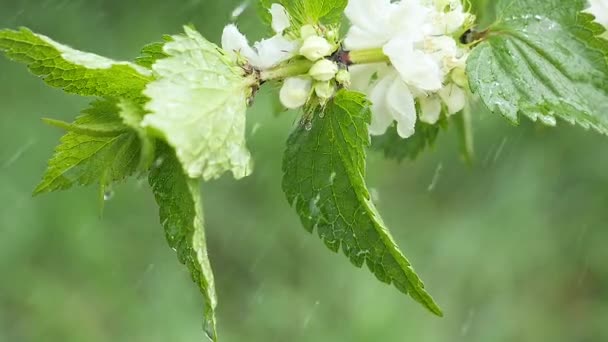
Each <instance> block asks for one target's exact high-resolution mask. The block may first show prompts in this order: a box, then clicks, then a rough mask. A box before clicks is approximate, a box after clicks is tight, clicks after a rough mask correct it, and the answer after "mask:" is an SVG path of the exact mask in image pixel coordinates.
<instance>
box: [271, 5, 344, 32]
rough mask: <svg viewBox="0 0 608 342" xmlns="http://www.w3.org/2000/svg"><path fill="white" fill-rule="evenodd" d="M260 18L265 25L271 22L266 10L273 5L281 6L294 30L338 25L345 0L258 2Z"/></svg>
mask: <svg viewBox="0 0 608 342" xmlns="http://www.w3.org/2000/svg"><path fill="white" fill-rule="evenodd" d="M259 3H260V16H261V17H262V20H263V21H264V22H266V23H270V22H271V19H272V18H271V16H270V13H268V9H269V8H270V6H271V5H272V4H273V3H278V4H281V5H283V7H285V9H286V10H287V12H288V13H289V15H290V16H291V19H292V21H293V24H294V25H295V26H296V28H299V27H300V26H302V25H306V24H311V25H316V24H319V23H321V24H326V25H333V24H340V22H341V21H342V17H343V15H344V9H345V8H346V5H347V3H348V1H347V0H332V1H329V0H260V2H259Z"/></svg>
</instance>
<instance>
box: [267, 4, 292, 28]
mask: <svg viewBox="0 0 608 342" xmlns="http://www.w3.org/2000/svg"><path fill="white" fill-rule="evenodd" d="M270 15H271V16H272V25H271V26H272V29H273V30H274V32H276V33H283V31H285V30H286V29H288V28H289V26H291V23H290V19H289V13H287V10H286V9H285V7H283V6H281V5H279V4H272V6H270Z"/></svg>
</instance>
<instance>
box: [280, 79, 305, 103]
mask: <svg viewBox="0 0 608 342" xmlns="http://www.w3.org/2000/svg"><path fill="white" fill-rule="evenodd" d="M311 90H312V80H311V79H310V78H305V77H290V78H287V79H286V80H285V82H283V86H282V87H281V91H280V92H279V99H280V100H281V104H283V106H285V107H286V108H289V109H297V108H300V107H302V106H303V105H305V104H306V101H308V97H309V96H310V92H311Z"/></svg>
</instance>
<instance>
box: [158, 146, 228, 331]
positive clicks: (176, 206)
mask: <svg viewBox="0 0 608 342" xmlns="http://www.w3.org/2000/svg"><path fill="white" fill-rule="evenodd" d="M158 160H159V162H158V163H157V164H156V165H155V166H154V167H153V168H152V170H151V171H150V177H149V181H150V185H151V186H152V191H153V192H154V196H155V198H156V202H157V203H158V206H159V209H160V221H161V222H162V225H163V227H164V228H165V234H166V237H167V242H168V243H169V246H170V247H171V248H173V249H174V250H175V251H176V252H177V257H178V259H179V261H180V262H181V263H183V264H185V265H186V266H187V267H188V269H189V271H190V274H191V275H192V279H193V280H194V282H195V283H196V285H197V286H198V288H199V290H200V292H201V294H202V295H203V298H204V310H203V315H204V329H205V333H206V334H207V335H208V336H209V338H210V339H212V340H213V341H216V340H217V333H216V323H215V307H216V305H217V298H216V295H215V285H214V281H213V272H212V270H211V265H210V263H209V257H208V256H207V246H206V240H205V230H204V226H203V223H204V222H203V209H202V200H201V194H200V180H198V179H191V178H189V177H188V176H187V175H186V174H185V173H184V171H183V169H182V166H181V164H180V162H179V161H178V160H177V158H176V157H175V154H174V152H173V151H172V150H171V148H169V147H168V146H166V145H162V146H161V147H159V159H158Z"/></svg>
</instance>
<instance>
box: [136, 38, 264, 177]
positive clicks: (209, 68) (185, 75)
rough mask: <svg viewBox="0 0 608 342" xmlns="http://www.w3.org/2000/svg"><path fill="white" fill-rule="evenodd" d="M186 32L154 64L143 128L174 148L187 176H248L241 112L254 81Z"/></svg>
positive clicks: (165, 46)
mask: <svg viewBox="0 0 608 342" xmlns="http://www.w3.org/2000/svg"><path fill="white" fill-rule="evenodd" d="M185 30H186V34H185V35H178V36H173V37H172V41H171V42H167V43H166V44H165V45H164V47H163V51H164V52H165V53H166V54H167V55H168V56H169V57H167V58H164V59H160V60H158V61H157V62H156V63H154V65H153V66H152V69H153V70H154V74H155V75H156V77H157V79H156V80H155V81H153V82H151V83H150V84H148V86H147V87H146V89H145V91H144V94H145V95H146V96H148V98H150V101H149V102H148V103H147V104H146V106H145V108H146V110H148V111H149V112H150V114H148V115H146V117H145V118H144V121H143V125H144V126H147V127H149V128H151V129H152V131H153V132H155V133H156V134H158V135H159V136H161V137H163V138H164V139H165V140H166V141H167V142H168V143H169V145H171V146H172V147H173V148H174V149H175V151H176V153H177V158H178V159H179V160H180V162H181V163H182V165H183V166H184V170H186V173H187V174H188V176H190V177H191V178H197V177H201V176H202V177H203V178H204V179H212V178H217V177H219V176H221V175H222V174H223V173H224V172H225V171H232V173H233V174H234V176H235V178H242V177H245V176H247V175H249V173H250V172H251V161H250V159H251V157H250V154H249V151H248V150H247V147H246V144H245V113H246V110H247V101H248V99H249V96H250V95H251V85H252V84H253V83H254V82H255V81H254V80H251V79H249V78H246V77H244V76H243V70H242V69H241V68H240V67H238V66H236V64H235V63H234V62H233V61H232V60H230V59H229V58H228V57H227V56H226V55H225V54H224V52H223V51H222V50H220V49H219V48H218V47H217V46H216V45H215V44H213V43H211V42H209V41H207V40H205V38H203V37H202V36H201V35H200V34H199V33H198V32H196V31H195V30H193V29H191V28H189V27H186V28H185Z"/></svg>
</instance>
